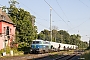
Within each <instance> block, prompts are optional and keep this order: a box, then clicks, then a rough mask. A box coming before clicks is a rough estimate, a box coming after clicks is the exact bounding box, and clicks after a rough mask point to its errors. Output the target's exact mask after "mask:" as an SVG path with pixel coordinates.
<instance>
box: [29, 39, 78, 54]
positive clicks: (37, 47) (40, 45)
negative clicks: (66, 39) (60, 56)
mask: <svg viewBox="0 0 90 60" xmlns="http://www.w3.org/2000/svg"><path fill="white" fill-rule="evenodd" d="M30 47H31V49H30V53H45V52H51V51H60V50H72V49H77V48H78V46H76V45H70V44H63V43H57V42H50V41H44V40H33V41H32V44H31V45H30Z"/></svg>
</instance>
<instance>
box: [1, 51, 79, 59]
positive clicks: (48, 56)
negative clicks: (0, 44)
mask: <svg viewBox="0 0 90 60" xmlns="http://www.w3.org/2000/svg"><path fill="white" fill-rule="evenodd" d="M60 53H61V52H55V53H45V54H27V55H24V56H13V57H7V58H0V60H72V59H73V58H74V57H76V56H77V55H78V53H76V52H75V53H72V54H65V52H64V54H60ZM73 60H74V59H73ZM75 60H76V59H75Z"/></svg>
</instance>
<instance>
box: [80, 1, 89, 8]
mask: <svg viewBox="0 0 90 60" xmlns="http://www.w3.org/2000/svg"><path fill="white" fill-rule="evenodd" d="M79 1H80V2H81V3H83V4H84V5H85V6H87V7H88V8H89V6H88V5H86V4H85V3H84V2H82V1H81V0H79Z"/></svg>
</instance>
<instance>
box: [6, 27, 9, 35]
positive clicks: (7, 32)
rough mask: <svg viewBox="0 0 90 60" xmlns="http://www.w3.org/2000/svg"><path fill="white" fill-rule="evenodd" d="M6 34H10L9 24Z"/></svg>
mask: <svg viewBox="0 0 90 60" xmlns="http://www.w3.org/2000/svg"><path fill="white" fill-rule="evenodd" d="M6 35H9V26H7V29H6Z"/></svg>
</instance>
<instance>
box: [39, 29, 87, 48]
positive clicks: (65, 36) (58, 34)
mask: <svg viewBox="0 0 90 60" xmlns="http://www.w3.org/2000/svg"><path fill="white" fill-rule="evenodd" d="M38 39H42V40H48V41H50V31H48V30H44V31H41V32H40V33H39V34H38ZM80 39H81V36H80V35H79V34H77V35H75V34H73V35H70V34H69V33H68V32H67V31H64V30H59V31H57V30H52V41H56V42H60V43H65V44H72V45H77V46H78V47H79V48H83V49H84V48H87V47H88V43H87V42H83V41H81V40H80Z"/></svg>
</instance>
